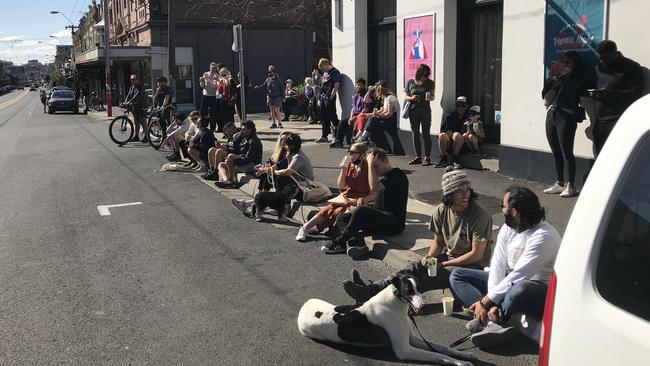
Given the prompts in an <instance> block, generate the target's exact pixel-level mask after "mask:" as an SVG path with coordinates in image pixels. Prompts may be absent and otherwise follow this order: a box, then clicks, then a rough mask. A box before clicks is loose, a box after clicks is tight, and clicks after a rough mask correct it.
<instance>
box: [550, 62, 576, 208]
mask: <svg viewBox="0 0 650 366" xmlns="http://www.w3.org/2000/svg"><path fill="white" fill-rule="evenodd" d="M549 92H551V93H552V94H551V95H553V98H552V99H551V103H550V105H549V107H548V110H547V112H546V139H547V140H548V144H549V145H550V147H551V152H552V153H553V158H554V160H555V174H556V178H557V181H556V182H555V184H553V185H552V186H551V187H549V188H546V189H545V190H544V193H546V194H557V193H559V194H560V197H573V196H576V195H577V194H578V190H577V189H576V187H575V178H576V158H575V155H573V142H574V140H575V137H576V129H577V128H578V123H579V122H582V120H583V119H584V113H583V111H584V110H583V109H582V108H581V107H580V96H582V95H584V94H585V92H586V81H585V76H584V72H583V68H582V59H581V58H580V54H578V52H575V51H571V52H567V53H566V54H565V55H564V58H563V59H562V61H561V62H556V63H554V65H553V67H552V68H551V77H550V78H549V79H548V80H547V81H546V82H545V83H544V89H543V90H542V97H544V96H545V95H548V93H549ZM565 165H566V166H567V170H568V178H569V179H568V181H565V179H564V166H565Z"/></svg>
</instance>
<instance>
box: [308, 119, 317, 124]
mask: <svg viewBox="0 0 650 366" xmlns="http://www.w3.org/2000/svg"><path fill="white" fill-rule="evenodd" d="M309 124H310V125H317V124H318V121H316V120H311V121H309Z"/></svg>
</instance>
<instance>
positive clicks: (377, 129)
mask: <svg viewBox="0 0 650 366" xmlns="http://www.w3.org/2000/svg"><path fill="white" fill-rule="evenodd" d="M366 131H368V132H369V133H370V137H371V138H372V140H373V141H374V142H375V145H377V147H379V148H382V149H384V150H386V151H387V152H392V153H393V154H396V155H404V147H403V146H402V142H401V141H400V139H399V135H398V134H397V113H393V115H392V116H391V117H388V118H377V117H371V118H369V119H368V122H366ZM384 131H386V132H388V134H389V135H390V137H391V139H392V140H393V148H392V149H391V148H390V145H389V144H388V139H387V138H386V135H385V134H384Z"/></svg>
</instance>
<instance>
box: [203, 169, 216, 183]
mask: <svg viewBox="0 0 650 366" xmlns="http://www.w3.org/2000/svg"><path fill="white" fill-rule="evenodd" d="M203 179H205V180H215V181H217V180H219V174H218V173H217V172H215V171H213V172H208V173H207V174H204V176H203Z"/></svg>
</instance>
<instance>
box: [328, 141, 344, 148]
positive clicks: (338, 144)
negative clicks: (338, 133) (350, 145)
mask: <svg viewBox="0 0 650 366" xmlns="http://www.w3.org/2000/svg"><path fill="white" fill-rule="evenodd" d="M337 148H343V143H342V142H341V141H334V142H332V143H331V144H330V149H337Z"/></svg>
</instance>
